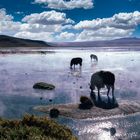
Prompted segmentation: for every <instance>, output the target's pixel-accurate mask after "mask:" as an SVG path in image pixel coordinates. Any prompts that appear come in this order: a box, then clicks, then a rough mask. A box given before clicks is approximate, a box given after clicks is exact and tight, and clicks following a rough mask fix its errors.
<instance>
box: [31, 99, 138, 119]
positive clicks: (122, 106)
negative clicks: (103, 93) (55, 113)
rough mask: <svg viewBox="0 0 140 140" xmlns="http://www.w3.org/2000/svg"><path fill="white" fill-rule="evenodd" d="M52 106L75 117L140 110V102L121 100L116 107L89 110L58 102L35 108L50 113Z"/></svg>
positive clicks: (63, 113)
mask: <svg viewBox="0 0 140 140" xmlns="http://www.w3.org/2000/svg"><path fill="white" fill-rule="evenodd" d="M52 108H56V109H58V110H59V111H60V115H62V116H64V117H69V118H73V119H87V118H98V117H110V116H116V115H129V114H133V113H138V112H140V102H125V103H123V102H121V103H119V107H117V108H114V109H102V108H98V107H96V106H93V107H92V108H91V109H88V110H81V109H79V108H78V104H58V105H48V106H36V107H34V108H33V109H34V110H36V111H40V112H44V113H49V111H50V110H51V109H52Z"/></svg>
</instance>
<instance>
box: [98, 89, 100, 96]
mask: <svg viewBox="0 0 140 140" xmlns="http://www.w3.org/2000/svg"><path fill="white" fill-rule="evenodd" d="M97 89H98V97H100V88H97Z"/></svg>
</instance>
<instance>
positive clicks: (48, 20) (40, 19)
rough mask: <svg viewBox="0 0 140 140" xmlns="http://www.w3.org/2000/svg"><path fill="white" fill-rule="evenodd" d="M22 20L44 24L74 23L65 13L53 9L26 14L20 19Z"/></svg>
mask: <svg viewBox="0 0 140 140" xmlns="http://www.w3.org/2000/svg"><path fill="white" fill-rule="evenodd" d="M22 21H23V22H28V23H38V24H44V25H52V24H67V23H74V21H73V20H71V19H70V18H66V14H65V13H62V12H56V11H54V10H52V11H47V12H42V13H34V14H31V15H27V16H25V17H24V18H23V19H22Z"/></svg>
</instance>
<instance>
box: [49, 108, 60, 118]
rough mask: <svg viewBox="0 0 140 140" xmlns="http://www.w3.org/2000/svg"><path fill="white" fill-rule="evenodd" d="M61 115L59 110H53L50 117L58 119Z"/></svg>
mask: <svg viewBox="0 0 140 140" xmlns="http://www.w3.org/2000/svg"><path fill="white" fill-rule="evenodd" d="M59 114H60V112H59V110H58V109H56V108H53V109H51V110H50V114H49V115H50V117H51V118H57V117H58V116H59Z"/></svg>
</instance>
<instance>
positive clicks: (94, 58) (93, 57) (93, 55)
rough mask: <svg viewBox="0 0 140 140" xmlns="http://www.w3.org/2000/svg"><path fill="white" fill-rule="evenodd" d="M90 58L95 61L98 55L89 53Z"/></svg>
mask: <svg viewBox="0 0 140 140" xmlns="http://www.w3.org/2000/svg"><path fill="white" fill-rule="evenodd" d="M90 59H91V61H92V59H93V60H95V61H98V57H97V56H96V55H95V54H91V55H90Z"/></svg>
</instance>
